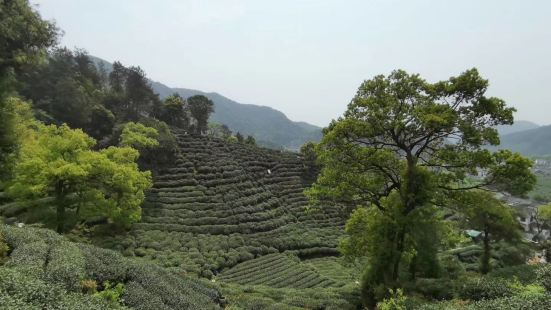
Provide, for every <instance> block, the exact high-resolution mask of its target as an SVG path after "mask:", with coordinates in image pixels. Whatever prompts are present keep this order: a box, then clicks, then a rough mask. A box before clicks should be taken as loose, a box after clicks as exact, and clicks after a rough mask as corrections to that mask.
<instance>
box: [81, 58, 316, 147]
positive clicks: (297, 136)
mask: <svg viewBox="0 0 551 310" xmlns="http://www.w3.org/2000/svg"><path fill="white" fill-rule="evenodd" d="M90 58H91V59H92V60H93V61H94V62H95V63H96V64H97V65H98V66H101V67H103V68H104V69H105V71H106V72H107V73H109V72H110V71H111V70H112V64H111V63H109V62H108V61H105V60H103V59H101V58H98V57H94V56H90ZM151 86H152V88H153V90H154V91H155V92H156V93H158V94H159V96H160V97H161V99H163V98H165V97H167V96H169V95H171V94H173V93H178V94H180V96H182V97H184V98H188V97H191V96H194V95H203V96H206V97H207V98H209V99H210V100H212V101H213V102H214V114H213V115H212V116H211V120H212V121H214V122H217V123H221V124H225V125H227V126H228V127H229V128H230V129H231V130H232V131H233V132H238V131H239V132H240V133H241V134H243V135H245V136H247V135H251V136H253V137H254V138H255V140H256V141H257V143H258V144H260V145H262V146H265V147H269V148H276V149H279V148H283V149H288V150H298V149H299V148H300V147H301V146H302V145H303V144H304V143H305V142H307V141H319V140H320V139H321V136H322V134H321V128H320V127H318V126H314V125H311V124H308V123H305V122H294V121H291V120H290V119H288V118H287V116H285V114H283V113H282V112H280V111H278V110H275V109H272V108H270V107H266V106H259V105H253V104H243V103H239V102H236V101H233V100H231V99H229V98H226V97H224V96H222V95H220V94H218V93H206V92H202V91H200V90H195V89H187V88H171V87H168V86H166V85H165V84H162V83H159V82H155V81H151Z"/></svg>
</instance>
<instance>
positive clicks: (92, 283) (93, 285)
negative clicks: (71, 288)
mask: <svg viewBox="0 0 551 310" xmlns="http://www.w3.org/2000/svg"><path fill="white" fill-rule="evenodd" d="M80 286H81V287H82V292H83V293H85V294H95V293H97V288H98V284H97V282H96V280H92V279H86V280H82V281H80Z"/></svg>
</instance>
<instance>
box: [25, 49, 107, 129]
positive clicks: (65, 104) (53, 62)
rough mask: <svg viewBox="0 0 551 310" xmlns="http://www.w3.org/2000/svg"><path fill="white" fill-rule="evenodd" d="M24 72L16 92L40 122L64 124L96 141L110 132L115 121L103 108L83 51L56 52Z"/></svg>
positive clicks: (95, 78) (97, 79)
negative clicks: (27, 102)
mask: <svg viewBox="0 0 551 310" xmlns="http://www.w3.org/2000/svg"><path fill="white" fill-rule="evenodd" d="M27 71H28V72H26V74H25V75H24V76H23V77H22V78H21V83H20V87H19V88H20V90H19V91H20V93H21V95H22V96H24V97H25V98H27V99H28V100H29V101H31V102H32V103H33V107H34V109H35V110H36V111H37V115H38V118H39V119H40V120H42V121H44V122H46V123H55V124H58V125H59V124H62V123H67V124H68V125H69V126H71V127H72V128H81V129H83V130H84V131H86V132H87V133H88V134H90V135H92V136H94V137H96V138H102V137H103V136H105V135H107V134H109V133H110V132H111V129H112V128H113V125H114V121H115V117H114V115H113V113H111V111H109V110H108V109H106V108H105V107H104V106H103V99H104V96H105V92H104V89H103V84H102V79H101V76H100V73H99V72H98V70H97V69H96V66H95V64H94V63H93V62H92V61H91V60H90V58H89V57H88V55H87V54H86V53H85V52H84V51H81V50H75V51H74V52H73V51H71V50H69V49H67V48H56V49H54V50H53V51H51V52H50V53H49V54H48V58H47V61H46V62H44V63H42V64H40V65H38V66H35V67H32V68H29V69H28V70H27Z"/></svg>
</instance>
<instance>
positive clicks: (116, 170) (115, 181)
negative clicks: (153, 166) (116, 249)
mask: <svg viewBox="0 0 551 310" xmlns="http://www.w3.org/2000/svg"><path fill="white" fill-rule="evenodd" d="M34 127H35V128H36V129H32V128H30V129H28V130H27V137H26V139H25V140H24V141H23V144H22V146H21V151H20V157H19V161H18V163H17V164H16V166H15V169H14V174H15V177H14V179H13V181H12V184H11V186H10V188H9V189H8V190H9V193H10V195H12V197H15V198H17V199H36V198H41V197H49V196H51V197H54V198H55V202H54V204H55V207H56V214H57V220H56V221H57V229H58V231H59V232H62V231H63V230H64V226H65V220H66V208H68V207H74V208H76V215H77V216H83V217H84V218H87V217H90V216H97V215H103V216H107V217H109V218H110V219H112V220H114V221H115V222H117V223H119V224H122V225H128V224H130V223H133V222H135V221H137V220H139V219H140V216H141V209H140V204H141V202H142V201H143V200H144V198H145V194H144V191H145V190H146V189H147V188H149V187H150V186H151V175H150V173H149V172H140V171H139V170H138V167H137V165H136V163H135V160H136V159H137V157H138V152H137V151H136V150H135V149H132V148H129V147H123V148H116V147H109V148H107V149H103V150H100V151H92V149H91V148H92V147H93V145H94V144H95V141H94V139H92V138H90V137H89V136H87V135H86V134H84V133H83V132H82V130H78V129H77V130H72V129H70V128H69V127H68V126H67V125H62V126H59V127H58V126H55V125H49V126H46V125H42V124H35V125H34ZM81 211H82V213H80V212H81Z"/></svg>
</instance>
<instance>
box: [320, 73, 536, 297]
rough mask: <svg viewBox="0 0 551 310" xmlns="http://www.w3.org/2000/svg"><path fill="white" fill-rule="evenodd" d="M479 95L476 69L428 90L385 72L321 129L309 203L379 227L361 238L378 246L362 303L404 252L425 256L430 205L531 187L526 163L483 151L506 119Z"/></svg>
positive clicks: (509, 112) (388, 279)
mask: <svg viewBox="0 0 551 310" xmlns="http://www.w3.org/2000/svg"><path fill="white" fill-rule="evenodd" d="M487 88H488V81H487V80H485V79H483V78H481V77H480V75H479V74H478V71H477V70H476V69H471V70H468V71H466V72H464V73H462V74H460V75H459V76H457V77H451V78H449V79H448V80H444V81H440V82H436V83H429V82H427V81H425V80H424V79H422V78H421V77H420V76H419V75H416V74H413V75H412V74H408V73H406V72H405V71H402V70H398V71H394V72H392V73H391V74H390V75H389V76H383V75H379V76H376V77H374V78H373V79H371V80H366V81H365V82H364V83H363V84H362V85H361V86H360V87H359V89H358V92H357V94H356V96H355V97H354V98H353V100H352V101H351V103H350V104H349V105H348V109H347V111H346V112H345V114H344V116H343V117H341V118H339V119H338V120H335V121H332V122H331V124H330V125H329V126H328V127H327V128H326V129H324V137H323V139H322V141H321V142H320V144H319V145H318V147H317V153H318V158H319V161H320V163H321V164H322V166H323V169H322V171H321V174H320V176H319V178H318V180H317V181H316V183H315V184H314V185H313V187H312V188H311V189H310V191H309V195H310V197H311V198H312V200H313V202H314V203H316V202H318V203H319V202H321V201H330V202H332V203H340V204H342V205H349V206H352V207H356V206H365V207H367V208H369V209H370V210H371V211H370V212H373V213H375V214H377V217H379V218H380V219H381V220H379V221H376V222H374V224H373V225H377V226H378V228H371V229H369V230H366V231H365V233H366V234H368V233H369V232H370V231H371V232H372V233H373V234H375V235H376V236H370V237H371V238H374V240H378V242H382V243H381V244H382V245H381V247H379V248H378V250H377V252H376V253H373V252H372V253H365V255H367V256H370V258H371V259H370V260H369V266H368V268H367V271H366V275H365V277H364V281H365V282H366V283H368V285H367V286H366V287H370V288H371V289H370V290H368V291H366V292H364V293H366V294H367V295H370V294H371V295H373V291H372V288H373V287H377V286H380V285H383V286H385V285H395V283H396V281H397V280H398V277H399V273H400V265H401V263H402V262H403V261H404V260H405V259H406V258H412V257H411V255H406V256H405V255H403V254H404V253H405V252H406V251H408V253H419V254H421V253H424V252H426V251H427V249H426V248H423V247H422V243H419V242H415V240H416V239H417V238H416V234H417V232H419V231H422V229H420V228H426V227H427V226H426V223H425V222H426V221H427V219H429V220H430V219H433V218H435V217H436V212H435V210H436V208H435V207H436V206H442V205H446V204H447V200H448V199H450V198H451V197H453V196H455V195H457V194H458V193H461V192H463V191H469V190H474V189H479V188H487V187H491V186H493V188H497V189H500V190H507V191H510V192H512V193H515V194H522V193H524V192H526V191H527V190H529V189H530V188H531V187H532V186H533V185H534V183H535V177H534V175H533V174H532V173H531V171H530V167H531V165H532V163H531V161H530V160H527V159H524V158H523V157H521V156H520V155H518V154H513V153H511V152H509V151H499V152H495V153H492V152H491V151H489V150H488V149H487V148H486V147H485V146H487V145H497V144H499V136H498V133H497V131H496V129H495V126H496V125H500V124H512V123H513V112H514V111H515V110H514V109H513V108H510V107H507V106H506V105H505V102H504V101H503V100H501V99H499V98H494V97H486V96H485V93H486V90H487ZM452 193H453V194H454V195H451V194H452ZM431 251H432V250H431ZM432 252H434V251H432ZM433 254H434V255H435V254H436V253H433ZM434 255H432V256H434ZM417 256H419V255H417ZM412 259H413V261H415V257H413V258H412Z"/></svg>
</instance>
